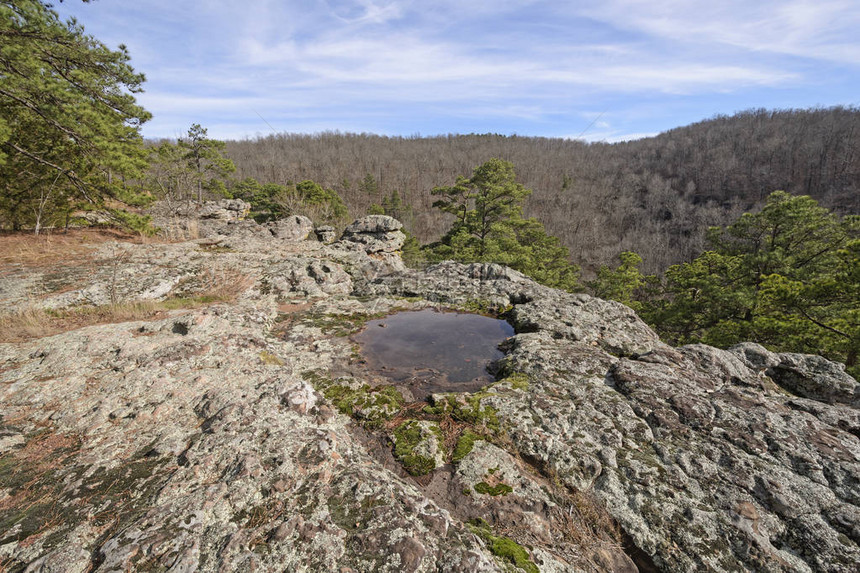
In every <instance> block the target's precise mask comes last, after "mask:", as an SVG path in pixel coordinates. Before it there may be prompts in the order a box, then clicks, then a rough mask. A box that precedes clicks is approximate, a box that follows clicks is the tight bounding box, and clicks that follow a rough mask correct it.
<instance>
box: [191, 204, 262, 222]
mask: <svg viewBox="0 0 860 573" xmlns="http://www.w3.org/2000/svg"><path fill="white" fill-rule="evenodd" d="M250 211H251V205H250V204H248V203H246V202H244V201H242V200H241V199H221V200H220V201H207V202H206V203H204V204H203V205H202V206H200V207H199V208H198V210H197V213H196V215H197V217H198V218H200V219H216V220H219V221H240V220H242V219H244V218H245V217H247V216H248V213H249V212H250Z"/></svg>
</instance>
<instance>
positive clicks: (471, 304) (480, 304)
mask: <svg viewBox="0 0 860 573" xmlns="http://www.w3.org/2000/svg"><path fill="white" fill-rule="evenodd" d="M460 308H462V309H463V310H465V311H468V312H474V313H476V314H483V315H486V316H492V317H494V318H495V317H500V316H504V315H506V314H507V313H509V312H510V311H511V309H513V308H514V307H513V305H510V304H498V303H495V302H493V301H491V300H488V299H485V298H475V299H471V300H467V301H466V302H464V303H463V304H462V305H460Z"/></svg>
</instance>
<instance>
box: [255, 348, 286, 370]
mask: <svg viewBox="0 0 860 573" xmlns="http://www.w3.org/2000/svg"><path fill="white" fill-rule="evenodd" d="M260 360H262V361H263V364H268V365H270V366H283V365H284V361H283V360H281V359H280V358H279V357H278V356H276V355H275V354H272V353H271V352H269V351H267V350H263V351H262V352H260Z"/></svg>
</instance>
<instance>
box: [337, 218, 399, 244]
mask: <svg viewBox="0 0 860 573" xmlns="http://www.w3.org/2000/svg"><path fill="white" fill-rule="evenodd" d="M402 228H403V225H402V224H401V223H400V221H398V220H397V219H394V218H392V217H387V216H385V215H368V216H366V217H363V218H361V219H358V220H357V221H355V222H354V223H352V224H351V225H349V226H348V227H347V228H346V229H345V230H344V232H343V237H342V239H343V240H344V241H350V242H353V243H358V244H360V245H363V246H364V250H365V251H367V252H368V253H393V252H395V251H398V250H400V248H401V247H402V246H403V241H404V240H405V239H406V236H405V235H404V234H403V232H402V231H401V230H400V229H402Z"/></svg>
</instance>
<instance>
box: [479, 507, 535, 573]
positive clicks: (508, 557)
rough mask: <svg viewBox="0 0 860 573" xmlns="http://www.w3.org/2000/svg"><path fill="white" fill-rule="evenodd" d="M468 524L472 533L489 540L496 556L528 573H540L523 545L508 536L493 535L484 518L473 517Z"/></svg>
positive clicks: (490, 547)
mask: <svg viewBox="0 0 860 573" xmlns="http://www.w3.org/2000/svg"><path fill="white" fill-rule="evenodd" d="M467 526H468V528H469V530H470V531H471V532H472V533H474V534H475V535H477V536H478V537H480V538H482V539H483V540H484V541H486V542H487V545H488V546H489V549H490V552H491V553H492V554H493V555H495V556H496V557H498V558H500V559H502V560H503V561H505V562H506V563H508V564H510V565H513V566H514V567H517V568H519V569H521V570H523V571H526V573H540V569H538V566H537V565H535V564H534V562H533V561H532V560H531V559H530V558H529V554H528V551H526V549H525V548H524V547H523V546H522V545H520V544H519V543H517V542H516V541H514V540H513V539H510V538H508V537H502V536H498V535H493V532H492V528H491V527H490V524H489V523H487V522H486V521H484V520H483V519H481V518H478V519H473V520H471V521H470V522H469V523H468V524H467Z"/></svg>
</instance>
